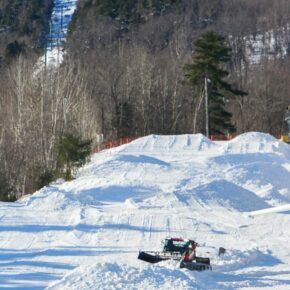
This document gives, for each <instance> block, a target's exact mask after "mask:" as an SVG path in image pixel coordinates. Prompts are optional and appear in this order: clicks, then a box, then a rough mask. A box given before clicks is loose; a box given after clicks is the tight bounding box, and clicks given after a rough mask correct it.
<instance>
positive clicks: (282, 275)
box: [0, 133, 290, 290]
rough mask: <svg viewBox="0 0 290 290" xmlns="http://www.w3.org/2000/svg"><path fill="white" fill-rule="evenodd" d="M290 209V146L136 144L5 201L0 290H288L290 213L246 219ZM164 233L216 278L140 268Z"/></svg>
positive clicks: (186, 140) (163, 140) (203, 141)
mask: <svg viewBox="0 0 290 290" xmlns="http://www.w3.org/2000/svg"><path fill="white" fill-rule="evenodd" d="M288 203H290V146H289V145H287V144H285V143H282V142H280V141H278V140H276V139H275V138H273V137H271V136H270V135H267V134H262V133H247V134H243V135H240V136H239V137H237V138H235V139H234V140H232V141H229V142H211V141H210V140H208V139H207V138H205V137H204V136H203V135H180V136H155V135H151V136H148V137H144V138H140V139H137V140H136V141H134V142H132V143H130V144H128V145H123V146H121V147H118V148H114V149H110V150H106V151H103V152H101V153H99V154H95V155H93V156H92V160H91V162H90V163H88V164H87V165H86V166H85V167H83V168H82V169H81V170H80V171H79V174H78V177H77V178H76V179H75V180H73V181H71V182H63V183H61V182H60V183H54V184H52V185H51V186H49V187H46V188H43V189H42V190H40V191H39V192H37V193H35V194H34V195H32V196H29V197H26V198H23V199H22V200H20V201H18V202H16V203H11V204H7V203H0V221H1V223H0V288H1V289H44V288H46V287H47V289H51V290H52V289H70V290H71V289H78V290H79V289H173V288H174V289H275V290H276V289H283V290H285V289H290V270H289V264H290V251H289V246H288V245H289V239H290V232H289V227H290V215H289V212H284V213H271V214H267V215H256V216H255V217H253V216H254V215H251V214H249V213H250V212H252V211H258V210H263V209H266V208H269V207H272V206H283V205H286V204H288ZM168 236H175V237H184V238H192V239H194V240H196V241H197V242H199V244H200V247H198V251H197V253H198V255H201V256H208V257H210V258H211V262H212V266H213V270H212V271H207V272H191V271H189V270H187V269H180V268H179V263H178V262H176V261H169V262H166V261H165V262H162V263H158V264H154V265H150V264H147V263H145V262H142V261H140V260H138V259H137V256H138V251H139V249H147V250H149V249H150V250H154V249H155V250H158V249H161V243H160V242H161V240H162V239H164V238H165V237H168ZM220 246H222V247H224V248H226V249H227V251H226V254H225V255H224V256H223V257H218V255H217V250H218V248H219V247H220Z"/></svg>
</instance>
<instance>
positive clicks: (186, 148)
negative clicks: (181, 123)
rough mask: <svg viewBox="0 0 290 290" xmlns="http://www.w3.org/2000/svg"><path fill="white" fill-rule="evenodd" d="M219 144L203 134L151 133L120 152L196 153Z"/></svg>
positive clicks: (124, 147)
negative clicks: (162, 134) (167, 134)
mask: <svg viewBox="0 0 290 290" xmlns="http://www.w3.org/2000/svg"><path fill="white" fill-rule="evenodd" d="M217 147H218V146H217V145H216V144H215V143H213V142H212V141H210V140H209V139H208V138H206V137H205V136H203V135H202V134H196V135H188V134H186V135H178V136H157V135H151V136H148V137H143V138H140V139H138V140H136V141H133V142H132V143H131V144H128V145H126V146H123V147H122V148H121V149H120V150H119V152H122V153H128V152H130V153H138V152H139V153H140V152H142V153H150V154H154V153H157V154H158V153H162V154H166V153H167V152H168V153H170V154H174V153H178V154H179V153H181V152H182V154H184V153H196V152H203V151H207V150H210V149H214V148H217Z"/></svg>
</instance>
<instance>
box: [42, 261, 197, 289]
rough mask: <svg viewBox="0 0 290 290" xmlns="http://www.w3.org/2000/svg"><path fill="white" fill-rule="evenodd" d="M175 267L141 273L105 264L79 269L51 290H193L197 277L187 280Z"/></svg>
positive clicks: (123, 266) (146, 268)
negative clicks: (173, 289)
mask: <svg viewBox="0 0 290 290" xmlns="http://www.w3.org/2000/svg"><path fill="white" fill-rule="evenodd" d="M176 266H177V265H176V263H174V265H173V266H171V267H166V266H165V267H164V266H163V267H162V266H157V267H156V266H146V267H145V268H144V269H143V271H142V272H140V270H139V268H137V267H130V266H127V265H122V264H118V263H103V264H96V265H93V266H90V267H89V268H86V267H80V268H77V269H76V270H75V271H74V272H73V273H71V274H70V275H69V276H67V277H65V278H64V279H63V280H62V281H60V282H58V283H56V284H55V285H53V286H51V287H48V288H47V289H48V290H56V289H59V290H60V289H61V290H66V289H67V290H74V289H75V290H79V289H83V290H86V289H87V290H90V289H108V290H109V289H111V290H116V289H120V290H121V289H124V290H132V289H144V290H147V289H148V290H149V289H151V290H154V289H162V290H167V289H171V288H173V287H174V288H175V289H192V287H193V286H194V284H195V281H194V277H188V276H187V275H185V274H184V272H183V271H179V270H178V269H176V268H178V267H176Z"/></svg>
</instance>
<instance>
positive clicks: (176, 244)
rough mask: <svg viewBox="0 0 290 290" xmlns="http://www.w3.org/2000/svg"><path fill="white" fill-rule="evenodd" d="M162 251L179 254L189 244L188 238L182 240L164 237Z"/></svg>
mask: <svg viewBox="0 0 290 290" xmlns="http://www.w3.org/2000/svg"><path fill="white" fill-rule="evenodd" d="M163 243H164V247H163V252H170V253H173V252H178V253H180V254H181V255H182V254H183V253H184V252H185V251H186V249H187V248H188V247H189V245H190V241H189V240H184V239H181V238H166V239H165V240H164V241H163Z"/></svg>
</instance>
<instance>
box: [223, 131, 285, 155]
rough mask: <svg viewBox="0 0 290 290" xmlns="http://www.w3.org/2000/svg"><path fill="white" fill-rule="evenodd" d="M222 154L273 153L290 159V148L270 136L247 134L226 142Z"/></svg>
mask: <svg viewBox="0 0 290 290" xmlns="http://www.w3.org/2000/svg"><path fill="white" fill-rule="evenodd" d="M224 152H225V153H229V154H240V153H243V154H245V153H275V154H281V155H284V156H287V158H289V157H290V147H289V145H287V144H286V143H284V142H281V141H279V140H278V139H276V138H275V137H273V136H271V135H270V134H265V133H259V132H249V133H244V134H241V135H239V136H238V137H236V138H234V139H233V140H231V141H229V142H227V143H226V144H225V147H224Z"/></svg>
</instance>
